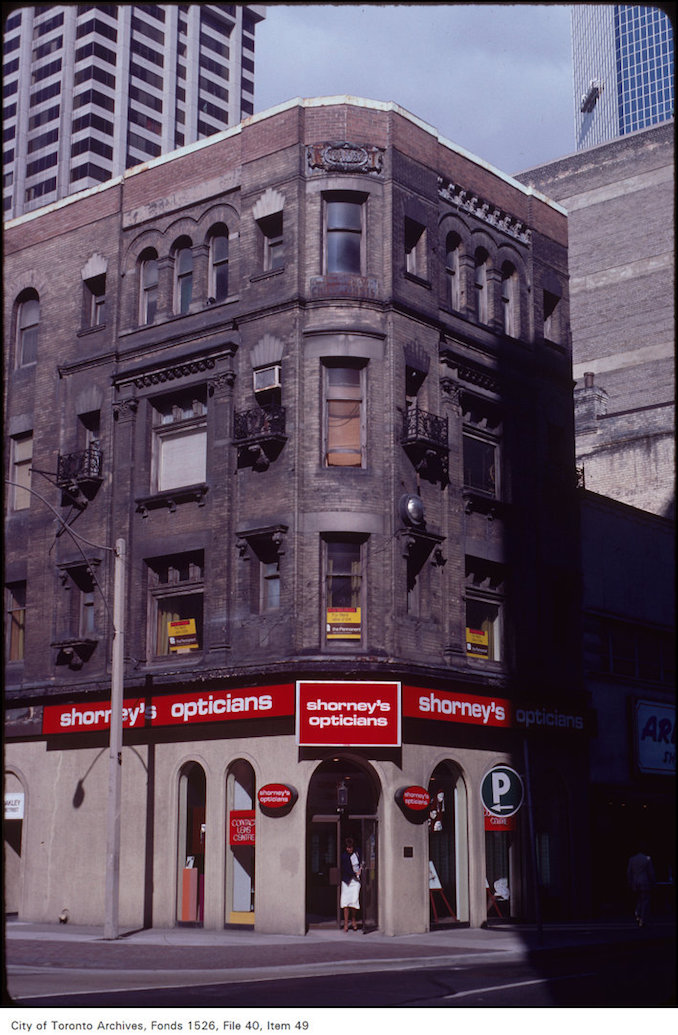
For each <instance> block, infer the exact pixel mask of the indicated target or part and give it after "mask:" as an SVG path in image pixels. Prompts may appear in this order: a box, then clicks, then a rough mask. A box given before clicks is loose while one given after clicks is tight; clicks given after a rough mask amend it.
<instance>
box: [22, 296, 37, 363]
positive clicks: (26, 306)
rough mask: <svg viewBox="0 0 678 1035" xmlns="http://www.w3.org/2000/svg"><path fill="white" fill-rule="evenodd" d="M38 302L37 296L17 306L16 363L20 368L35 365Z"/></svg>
mask: <svg viewBox="0 0 678 1035" xmlns="http://www.w3.org/2000/svg"><path fill="white" fill-rule="evenodd" d="M39 326H40V302H39V300H38V297H37V295H35V296H34V297H30V298H26V299H25V300H24V301H23V302H21V304H20V305H19V312H18V320H17V362H18V365H19V366H20V367H25V366H28V364H29V363H35V361H36V359H37V358H38V328H39Z"/></svg>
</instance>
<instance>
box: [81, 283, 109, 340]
mask: <svg viewBox="0 0 678 1035" xmlns="http://www.w3.org/2000/svg"><path fill="white" fill-rule="evenodd" d="M105 323H106V274H105V273H102V274H101V275H100V276H98V277H90V279H89V280H86V281H85V327H101V326H103V324H105Z"/></svg>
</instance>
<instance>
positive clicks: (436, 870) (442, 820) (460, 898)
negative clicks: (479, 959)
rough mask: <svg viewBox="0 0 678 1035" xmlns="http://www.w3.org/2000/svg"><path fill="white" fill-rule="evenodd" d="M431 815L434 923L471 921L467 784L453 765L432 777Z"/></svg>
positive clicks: (441, 767) (445, 765)
mask: <svg viewBox="0 0 678 1035" xmlns="http://www.w3.org/2000/svg"><path fill="white" fill-rule="evenodd" d="M428 792H429V794H430V796H431V811H430V815H429V856H428V857H429V903H430V909H431V916H430V920H431V923H432V924H438V923H455V922H460V923H465V922H467V921H468V919H469V892H468V822H467V813H468V810H467V802H466V785H465V784H464V781H463V779H462V776H461V772H460V770H459V769H458V767H457V766H456V765H455V764H454V762H449V761H445V762H441V763H440V765H438V766H436V768H435V769H434V770H433V773H432V774H431V779H430V781H429V785H428Z"/></svg>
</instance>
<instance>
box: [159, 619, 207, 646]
mask: <svg viewBox="0 0 678 1035" xmlns="http://www.w3.org/2000/svg"><path fill="white" fill-rule="evenodd" d="M167 635H168V638H169V649H170V653H173V654H185V653H187V652H188V651H190V650H200V644H199V643H198V633H197V630H196V628H195V618H182V619H180V620H179V621H177V622H168V623H167Z"/></svg>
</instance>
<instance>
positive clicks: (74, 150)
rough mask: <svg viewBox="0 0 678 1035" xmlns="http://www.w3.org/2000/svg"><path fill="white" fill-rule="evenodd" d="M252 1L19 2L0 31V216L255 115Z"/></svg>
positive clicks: (258, 9) (256, 17)
mask: <svg viewBox="0 0 678 1035" xmlns="http://www.w3.org/2000/svg"><path fill="white" fill-rule="evenodd" d="M264 12H265V8H264V7H263V6H261V5H254V4H223V3H217V4H43V5H36V6H28V5H25V6H18V7H17V8H16V9H15V10H14V11H12V13H11V14H10V15H9V16H8V17H7V19H6V21H5V25H4V38H3V152H4V154H3V173H4V176H3V216H4V218H13V217H15V216H19V215H22V214H23V213H24V212H29V211H31V210H32V209H35V208H39V207H41V206H43V205H47V204H49V203H50V202H53V201H58V200H59V199H60V198H64V197H66V196H67V195H68V194H72V193H74V192H76V191H81V190H84V189H85V188H87V187H93V186H96V185H97V184H99V183H102V182H103V181H105V180H109V179H111V178H112V177H114V176H118V175H120V174H121V173H122V172H124V170H125V169H128V168H130V167H131V166H134V165H139V164H140V163H142V162H145V161H147V160H148V159H150V158H154V157H156V156H157V155H159V154H164V153H166V152H168V151H173V150H174V149H175V148H178V147H182V146H183V145H184V144H190V143H193V142H194V141H196V140H200V139H201V138H203V137H208V136H211V135H212V134H214V133H218V132H220V131H221V130H223V129H226V128H227V127H229V126H232V125H235V124H237V123H238V122H240V121H241V119H243V118H246V117H247V116H248V115H251V114H252V113H253V111H254V33H255V26H256V24H257V22H260V21H261V20H262V19H263V18H264V17H265V13H264Z"/></svg>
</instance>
